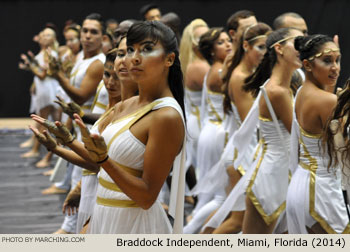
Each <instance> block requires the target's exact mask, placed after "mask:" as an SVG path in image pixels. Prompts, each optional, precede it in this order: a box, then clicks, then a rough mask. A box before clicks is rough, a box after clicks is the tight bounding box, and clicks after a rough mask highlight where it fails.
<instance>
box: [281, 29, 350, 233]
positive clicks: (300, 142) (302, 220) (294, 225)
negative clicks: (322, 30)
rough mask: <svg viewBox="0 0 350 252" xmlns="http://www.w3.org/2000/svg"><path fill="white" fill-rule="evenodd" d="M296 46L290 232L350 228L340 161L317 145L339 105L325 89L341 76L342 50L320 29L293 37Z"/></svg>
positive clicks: (288, 211) (330, 231)
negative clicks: (298, 67) (299, 72)
mask: <svg viewBox="0 0 350 252" xmlns="http://www.w3.org/2000/svg"><path fill="white" fill-rule="evenodd" d="M295 48H296V49H297V50H298V51H299V52H300V59H301V60H302V61H303V66H304V69H305V75H306V81H305V83H304V84H303V86H302V87H301V89H300V91H299V92H298V94H297V97H296V102H295V118H294V120H293V133H294V131H295V134H293V140H294V141H293V142H292V143H293V144H292V150H293V151H292V154H293V153H294V155H292V157H293V159H292V162H291V164H293V166H291V168H292V170H293V171H294V170H295V172H294V174H293V177H292V180H291V183H290V186H289V189H288V196H287V217H288V219H287V220H288V230H289V232H290V233H350V224H349V218H348V215H347V211H346V206H345V203H344V198H343V194H342V189H341V169H340V167H339V164H338V165H335V164H333V163H332V162H331V160H330V156H329V155H328V152H327V148H326V149H325V147H321V148H320V146H321V144H320V140H321V136H322V134H323V132H324V129H326V128H327V122H328V120H329V117H330V116H331V115H332V112H333V110H334V108H335V107H336V104H337V97H336V95H335V94H332V93H330V92H327V90H330V88H329V87H332V89H334V87H335V85H336V82H337V79H338V76H339V72H340V57H341V55H340V50H339V47H338V46H337V45H336V44H335V43H334V42H333V39H332V38H330V37H328V36H326V35H321V34H318V35H312V36H307V37H300V38H297V39H296V40H295ZM340 101H343V99H340ZM342 109H343V108H340V107H339V106H338V107H337V110H336V113H335V118H337V119H338V118H339V117H338V115H339V112H340V111H341V110H342ZM329 131H330V129H328V130H327V132H328V133H326V137H325V140H326V141H327V142H328V143H330V142H331V141H333V135H332V134H330V133H329ZM335 131H337V129H336V130H335ZM345 131H346V130H345ZM343 133H344V130H343ZM333 146H334V145H332V146H329V147H330V149H329V151H330V153H331V154H332V155H331V157H332V156H333V158H334V157H335V155H333V154H334V153H335V152H336V151H335V148H332V147H333ZM298 147H299V151H297V150H298ZM298 156H299V161H297V157H298ZM328 166H329V167H328Z"/></svg>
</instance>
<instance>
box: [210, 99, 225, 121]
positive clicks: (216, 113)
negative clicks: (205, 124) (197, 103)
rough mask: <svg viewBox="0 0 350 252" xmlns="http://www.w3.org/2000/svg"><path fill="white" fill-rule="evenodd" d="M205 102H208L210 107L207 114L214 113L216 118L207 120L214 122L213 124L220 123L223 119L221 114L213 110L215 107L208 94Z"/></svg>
mask: <svg viewBox="0 0 350 252" xmlns="http://www.w3.org/2000/svg"><path fill="white" fill-rule="evenodd" d="M207 102H208V104H209V106H210V109H211V111H209V113H208V114H209V115H214V116H215V117H216V120H213V119H210V120H209V121H210V122H212V123H214V124H218V123H220V124H221V123H222V121H223V120H222V118H221V116H220V115H219V114H218V112H217V111H216V110H215V107H214V105H213V103H212V102H211V100H210V98H209V96H208V97H207ZM215 122H216V123H215Z"/></svg>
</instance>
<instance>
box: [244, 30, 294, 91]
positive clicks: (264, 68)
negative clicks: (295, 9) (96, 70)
mask: <svg viewBox="0 0 350 252" xmlns="http://www.w3.org/2000/svg"><path fill="white" fill-rule="evenodd" d="M291 29H292V28H282V29H278V30H276V31H273V32H272V33H271V34H270V35H269V36H268V37H267V40H266V48H267V51H266V53H265V55H264V58H263V59H262V61H261V63H260V65H259V66H258V68H257V69H256V71H255V72H254V73H253V74H252V75H250V76H249V77H247V79H246V80H245V84H244V86H243V90H244V91H246V92H251V93H252V94H253V96H254V97H256V96H257V95H258V93H259V90H260V86H261V85H262V84H264V82H265V81H266V80H267V79H268V78H270V76H271V73H272V69H273V67H274V66H275V64H276V62H277V54H276V51H275V48H274V47H272V48H271V46H272V45H273V44H274V43H276V42H278V41H279V40H281V39H284V38H286V37H287V36H289V34H290V30H291ZM284 43H285V41H283V42H281V44H284Z"/></svg>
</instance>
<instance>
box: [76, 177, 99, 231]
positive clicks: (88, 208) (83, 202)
mask: <svg viewBox="0 0 350 252" xmlns="http://www.w3.org/2000/svg"><path fill="white" fill-rule="evenodd" d="M97 185H98V179H97V175H92V174H91V175H88V176H82V178H81V196H80V203H79V211H78V220H77V234H79V233H80V231H81V229H82V228H83V226H84V224H85V222H86V221H87V220H88V219H89V217H91V215H92V212H93V209H94V206H95V204H96V192H97Z"/></svg>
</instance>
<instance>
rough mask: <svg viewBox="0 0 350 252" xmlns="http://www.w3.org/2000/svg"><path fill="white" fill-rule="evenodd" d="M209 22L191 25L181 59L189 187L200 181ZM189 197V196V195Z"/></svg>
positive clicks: (184, 42)
mask: <svg viewBox="0 0 350 252" xmlns="http://www.w3.org/2000/svg"><path fill="white" fill-rule="evenodd" d="M208 29H209V28H208V25H207V24H206V22H205V21H204V20H202V19H199V18H197V19H195V20H193V21H192V22H191V23H190V24H188V25H187V26H186V27H185V29H184V31H183V34H182V38H181V43H180V56H179V57H180V62H181V68H182V73H183V75H184V84H185V107H186V118H187V132H188V138H187V144H186V153H187V154H186V169H187V173H186V181H187V184H188V186H189V189H192V188H193V186H194V185H195V184H196V168H197V144H198V137H199V133H200V131H201V119H200V108H201V102H202V88H203V80H204V76H205V75H206V73H207V72H208V70H209V68H210V66H209V64H208V62H207V61H206V60H205V59H204V58H203V56H202V55H201V53H200V51H199V47H198V43H199V39H200V37H201V36H202V35H203V34H204V33H205V32H207V31H208ZM187 199H189V198H187Z"/></svg>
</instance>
